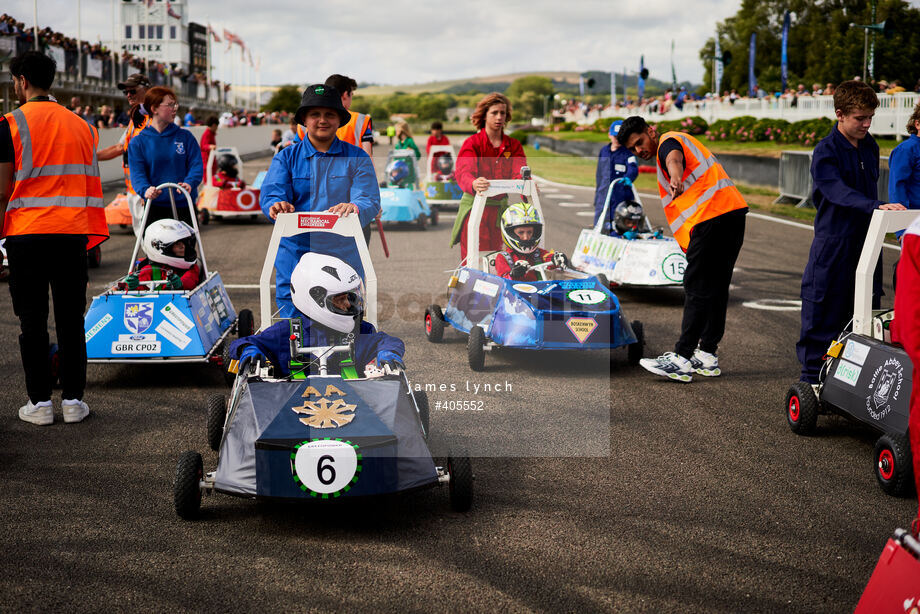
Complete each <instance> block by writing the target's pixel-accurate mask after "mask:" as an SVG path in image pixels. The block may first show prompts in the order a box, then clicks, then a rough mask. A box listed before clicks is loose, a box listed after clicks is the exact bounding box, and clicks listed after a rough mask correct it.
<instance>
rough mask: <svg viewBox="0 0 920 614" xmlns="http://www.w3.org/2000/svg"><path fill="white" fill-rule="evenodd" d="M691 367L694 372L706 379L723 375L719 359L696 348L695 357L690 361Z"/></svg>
mask: <svg viewBox="0 0 920 614" xmlns="http://www.w3.org/2000/svg"><path fill="white" fill-rule="evenodd" d="M690 365H691V366H692V367H693V370H694V371H696V372H697V373H699V374H700V375H705V376H706V377H718V376H719V375H722V369H720V368H719V357H718V356H716V355H715V354H710V353H709V352H704V351H703V350H701V349H700V348H696V351H695V352H693V357H692V358H691V359H690Z"/></svg>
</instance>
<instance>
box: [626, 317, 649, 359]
mask: <svg viewBox="0 0 920 614" xmlns="http://www.w3.org/2000/svg"><path fill="white" fill-rule="evenodd" d="M630 326H631V327H632V330H633V334H634V335H636V342H635V343H631V344H630V345H629V346H628V347H627V348H626V358H627V360H629V364H631V365H632V366H634V367H635V366H637V365H638V364H639V360H641V359H642V353H643V352H645V327H644V326H643V325H642V322H640V321H639V320H633V321H632V322H631V323H630Z"/></svg>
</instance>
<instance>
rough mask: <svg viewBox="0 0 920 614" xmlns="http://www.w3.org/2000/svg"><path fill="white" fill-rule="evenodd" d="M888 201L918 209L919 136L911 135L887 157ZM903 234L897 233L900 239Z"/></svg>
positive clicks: (919, 175) (919, 183) (919, 182)
mask: <svg viewBox="0 0 920 614" xmlns="http://www.w3.org/2000/svg"><path fill="white" fill-rule="evenodd" d="M888 169H889V174H888V199H889V201H890V202H893V203H901V204H902V205H904V206H905V207H907V208H908V209H920V136H917V135H916V134H914V135H911V136H910V137H909V138H908V139H907V140H906V141H904V142H903V143H901V144H900V145H898V146H897V147H895V148H894V150H892V152H891V155H890V156H889V157H888ZM902 234H903V233H900V232H899V233H897V235H898V237H900V236H901V235H902Z"/></svg>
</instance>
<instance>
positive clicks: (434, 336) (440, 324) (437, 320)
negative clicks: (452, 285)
mask: <svg viewBox="0 0 920 614" xmlns="http://www.w3.org/2000/svg"><path fill="white" fill-rule="evenodd" d="M444 325H445V322H444V313H443V312H442V311H441V306H440V305H429V306H428V309H426V310H425V336H426V337H428V341H430V342H432V343H440V342H441V340H442V339H443V338H444Z"/></svg>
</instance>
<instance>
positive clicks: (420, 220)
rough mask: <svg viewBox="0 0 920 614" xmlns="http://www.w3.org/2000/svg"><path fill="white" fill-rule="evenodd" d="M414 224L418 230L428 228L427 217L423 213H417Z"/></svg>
mask: <svg viewBox="0 0 920 614" xmlns="http://www.w3.org/2000/svg"><path fill="white" fill-rule="evenodd" d="M415 224H416V225H417V226H418V229H419V230H425V229H426V228H428V216H427V215H425V214H424V213H419V214H418V217H417V218H416V219H415Z"/></svg>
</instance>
